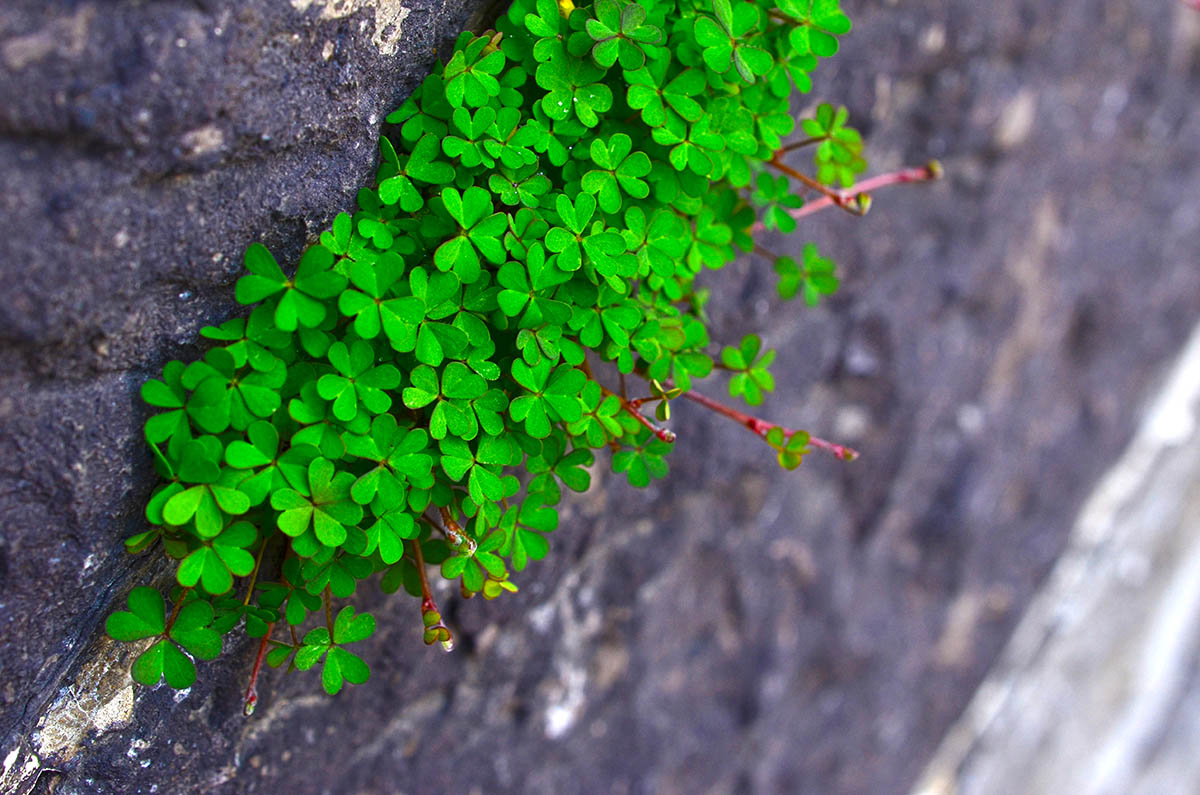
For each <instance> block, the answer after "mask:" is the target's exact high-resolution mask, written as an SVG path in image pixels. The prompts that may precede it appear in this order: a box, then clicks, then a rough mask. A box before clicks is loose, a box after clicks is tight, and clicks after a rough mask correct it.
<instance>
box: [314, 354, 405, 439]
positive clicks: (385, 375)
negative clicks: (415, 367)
mask: <svg viewBox="0 0 1200 795" xmlns="http://www.w3.org/2000/svg"><path fill="white" fill-rule="evenodd" d="M327 356H328V358H329V362H330V364H332V365H333V366H334V367H335V368H337V371H338V372H337V373H328V374H326V375H323V376H321V379H320V380H319V381H317V393H318V394H320V396H321V397H322V398H324V399H325V400H332V401H333V416H335V417H337V418H338V419H339V420H342V421H347V422H348V421H350V420H353V419H354V418H355V416H357V414H358V412H359V408H360V407H361V408H362V409H363V410H364V411H367V412H369V413H371V414H382V413H383V412H385V411H387V410H388V409H390V408H391V407H392V398H391V396H390V395H388V394H387V392H386V391H385V390H388V389H396V388H397V387H399V386H400V371H399V370H397V369H396V367H395V366H394V365H391V364H380V365H375V350H374V349H373V348H372V347H371V345H370V343H367V342H363V341H362V340H355V341H354V342H353V343H352V344H351V345H350V346H349V347H347V345H346V343H344V342H335V343H333V344H332V345H330V346H329V352H328V354H327ZM373 365H374V366H373Z"/></svg>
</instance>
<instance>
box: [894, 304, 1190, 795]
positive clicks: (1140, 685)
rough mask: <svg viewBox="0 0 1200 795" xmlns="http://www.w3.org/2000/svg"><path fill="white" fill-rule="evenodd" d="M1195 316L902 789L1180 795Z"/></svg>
mask: <svg viewBox="0 0 1200 795" xmlns="http://www.w3.org/2000/svg"><path fill="white" fill-rule="evenodd" d="M1198 411H1200V327H1198V328H1197V329H1196V330H1195V331H1194V332H1193V334H1192V337H1191V340H1190V341H1189V342H1188V345H1187V347H1186V348H1185V350H1184V352H1183V354H1182V355H1181V356H1180V359H1179V361H1178V363H1177V364H1176V365H1175V368H1174V370H1173V371H1172V374H1171V376H1170V378H1169V379H1168V381H1167V383H1166V384H1165V386H1164V387H1163V389H1162V390H1161V391H1160V392H1159V395H1158V397H1157V399H1156V400H1155V402H1154V404H1153V406H1152V407H1151V408H1150V410H1149V412H1147V414H1146V417H1145V420H1144V421H1143V423H1142V425H1141V427H1140V428H1139V430H1138V433H1137V435H1136V436H1135V438H1134V439H1133V441H1132V442H1131V443H1130V445H1129V447H1128V448H1127V449H1126V451H1125V452H1124V453H1123V455H1122V456H1121V458H1120V460H1119V461H1118V462H1117V463H1116V465H1115V466H1113V468H1112V469H1111V470H1110V471H1109V472H1108V473H1107V474H1106V475H1105V476H1104V478H1103V479H1102V480H1101V482H1100V484H1099V485H1098V486H1097V488H1096V489H1095V491H1094V492H1093V493H1092V495H1091V497H1090V498H1089V499H1088V501H1087V502H1086V503H1085V505H1084V506H1083V509H1082V510H1081V511H1080V514H1079V516H1078V518H1077V520H1076V523H1075V526H1074V528H1073V529H1072V532H1071V538H1070V540H1069V543H1068V548H1067V550H1066V552H1065V553H1064V554H1063V556H1062V558H1061V559H1060V560H1059V562H1058V564H1057V565H1056V566H1055V569H1054V571H1053V573H1052V574H1051V576H1050V577H1049V578H1048V580H1047V582H1046V584H1045V585H1044V586H1043V587H1042V590H1041V592H1040V593H1039V594H1038V596H1037V597H1036V598H1035V599H1034V601H1033V603H1032V604H1031V606H1030V608H1029V610H1028V612H1027V613H1026V615H1025V617H1024V618H1023V619H1022V621H1021V623H1020V624H1019V625H1018V627H1017V629H1016V631H1015V632H1014V634H1013V637H1012V640H1011V641H1010V642H1009V645H1008V647H1007V648H1006V649H1005V651H1004V653H1003V655H1002V656H1001V659H1000V661H999V662H998V663H997V664H996V666H995V667H994V668H993V670H992V672H991V673H990V674H989V676H988V678H987V679H986V680H985V681H984V683H983V684H982V685H981V686H980V688H979V690H978V691H977V692H976V694H975V697H974V699H973V700H972V701H971V703H970V704H969V705H968V707H967V709H966V711H965V712H964V714H963V716H962V717H961V718H960V719H959V721H958V723H957V724H956V725H955V726H954V727H952V728H951V730H950V732H948V734H947V735H946V738H945V739H944V741H943V743H942V747H941V748H940V749H939V751H938V753H937V755H936V756H935V757H934V759H933V761H932V762H931V763H930V765H929V766H928V767H927V769H926V771H925V774H924V776H923V777H922V779H921V781H920V783H919V784H918V785H917V788H916V789H915V790H914V792H915V793H918V795H952V794H958V793H961V794H962V795H968V794H971V795H973V794H974V793H989V794H990V793H1001V795H1003V793H1009V792H1014V793H1016V792H1020V793H1031V794H1040V793H1045V794H1046V795H1059V794H1060V793H1071V795H1110V794H1111V795H1117V794H1118V793H1119V794H1120V795H1134V794H1140V793H1147V795H1149V793H1154V795H1174V794H1175V793H1179V795H1185V794H1188V795H1190V794H1191V793H1195V792H1197V791H1200V757H1198V756H1197V755H1196V754H1195V746H1196V742H1197V737H1200V721H1198V720H1197V719H1196V717H1195V715H1194V710H1195V708H1196V703H1195V702H1196V701H1197V700H1198V699H1200V686H1198V685H1200V682H1198V681H1197V678H1196V674H1195V665H1196V661H1197V660H1198V659H1200V486H1198V484H1200V426H1198V423H1197V412H1198Z"/></svg>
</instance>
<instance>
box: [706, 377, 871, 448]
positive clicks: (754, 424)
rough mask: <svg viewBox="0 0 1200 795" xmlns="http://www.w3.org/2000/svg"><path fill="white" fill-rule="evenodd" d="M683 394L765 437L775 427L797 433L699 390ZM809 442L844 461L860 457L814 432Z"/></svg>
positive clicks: (789, 434)
mask: <svg viewBox="0 0 1200 795" xmlns="http://www.w3.org/2000/svg"><path fill="white" fill-rule="evenodd" d="M683 396H684V397H685V398H687V399H688V400H690V401H692V402H693V403H699V404H700V405H701V406H704V407H705V408H706V409H709V410H710V411H715V412H716V413H717V414H720V415H721V416H723V417H728V418H729V419H731V420H733V421H734V422H736V423H738V424H739V425H741V426H742V427H744V428H749V429H750V430H751V431H753V432H754V433H756V434H758V435H759V436H761V437H762V438H764V439H765V438H767V434H768V433H769V432H770V431H771V430H772V429H773V428H779V429H780V430H782V431H783V433H784V435H785V436H791V435H792V434H794V433H796V431H795V430H794V429H792V428H788V427H786V426H783V425H779V424H777V423H774V422H770V421H768V420H764V419H760V418H759V417H754V416H752V415H750V414H746V413H745V412H741V411H738V410H737V409H735V408H732V407H731V406H726V405H725V404H724V403H719V402H717V401H716V400H713V399H712V398H710V397H706V396H705V395H701V394H700V393H699V392H692V391H688V392H684V393H683ZM808 443H809V444H811V445H812V446H813V447H816V448H817V449H819V450H824V451H825V452H828V453H832V454H833V455H834V457H836V458H838V459H841V460H842V461H853V460H854V459H856V458H858V451H857V450H855V449H853V448H850V447H846V446H845V445H842V444H835V443H833V442H828V441H826V440H824V439H821V438H819V437H816V436H813V435H812V434H809V437H808Z"/></svg>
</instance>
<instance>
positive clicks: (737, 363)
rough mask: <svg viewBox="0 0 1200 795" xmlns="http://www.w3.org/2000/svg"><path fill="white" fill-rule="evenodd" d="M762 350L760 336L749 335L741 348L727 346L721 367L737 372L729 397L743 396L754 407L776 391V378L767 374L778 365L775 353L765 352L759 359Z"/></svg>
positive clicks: (722, 355)
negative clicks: (770, 368) (769, 369)
mask: <svg viewBox="0 0 1200 795" xmlns="http://www.w3.org/2000/svg"><path fill="white" fill-rule="evenodd" d="M761 347H762V341H761V340H760V339H759V338H758V335H757V334H747V335H746V336H745V337H743V338H742V342H741V344H740V345H739V346H738V347H736V348H734V347H731V346H728V345H727V346H725V347H724V348H723V349H722V350H721V363H722V364H723V365H724V366H725V367H726V368H727V369H729V370H733V371H735V375H734V376H733V378H731V379H729V395H730V396H731V397H738V396H741V397H742V399H743V400H745V401H746V402H747V403H748V404H750V405H751V406H758V405H761V404H762V401H763V392H773V391H774V390H775V377H774V376H772V375H771V373H770V372H769V371H768V370H767V368H768V367H770V366H771V362H773V361H775V351H773V350H768V351H764V352H763V353H762V354H761V355H760V354H759V350H760V348H761Z"/></svg>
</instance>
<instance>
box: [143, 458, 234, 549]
mask: <svg viewBox="0 0 1200 795" xmlns="http://www.w3.org/2000/svg"><path fill="white" fill-rule="evenodd" d="M221 453H222V449H221V443H220V441H219V440H217V439H216V437H213V436H204V437H201V438H199V439H193V440H192V441H190V442H188V443H187V444H185V445H184V446H183V448H182V450H181V451H180V457H179V463H178V466H177V468H176V473H177V475H178V477H179V480H180V482H181V483H191V484H194V485H192V486H189V487H187V488H182V487H180V488H179V490H178V491H176V492H175V493H174V494H173V496H171V497H170V499H168V500H167V501H166V503H165V504H164V505H163V507H162V518H163V520H164V521H166V522H167V524H172V525H184V524H187V523H188V522H189V521H192V520H195V527H196V533H197V534H199V536H200V537H201V538H213V537H215V536H217V535H218V534H220V532H221V530H222V529H223V528H224V526H225V520H224V514H234V515H236V514H242V513H245V512H246V511H248V510H249V509H250V498H249V497H247V496H246V494H245V493H243V492H241V491H239V490H238V489H237V488H236V487H234V486H233V485H232V484H229V483H227V482H226V483H222V480H223V479H225V476H224V475H223V473H222V470H221V467H220V461H221Z"/></svg>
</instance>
